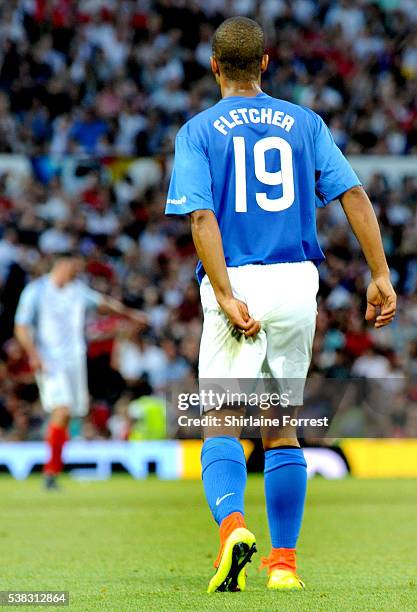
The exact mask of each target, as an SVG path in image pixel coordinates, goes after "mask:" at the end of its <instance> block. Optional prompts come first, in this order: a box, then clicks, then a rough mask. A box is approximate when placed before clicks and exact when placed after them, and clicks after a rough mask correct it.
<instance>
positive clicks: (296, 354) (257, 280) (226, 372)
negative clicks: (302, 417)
mask: <svg viewBox="0 0 417 612" xmlns="http://www.w3.org/2000/svg"><path fill="white" fill-rule="evenodd" d="M228 274H229V278H230V282H231V285H232V290H233V294H234V296H235V297H236V298H237V299H239V300H242V301H243V302H245V303H246V304H247V306H248V310H249V314H250V315H251V316H252V317H253V318H254V319H256V320H259V321H260V322H261V326H262V329H261V331H260V332H259V334H258V335H257V336H256V337H255V338H245V337H244V336H243V335H238V334H236V333H233V331H234V330H233V328H232V326H231V324H230V322H229V320H228V319H227V317H226V315H225V314H224V313H223V312H222V310H221V309H220V307H219V305H218V303H217V300H216V297H215V295H214V291H213V288H212V286H211V284H210V281H209V279H208V277H207V275H206V276H205V277H204V278H203V281H202V283H201V288H200V293H201V302H202V306H203V312H204V324H203V333H202V337H201V345H200V358H199V378H200V380H202V379H212V380H214V379H226V378H233V379H242V378H244V379H260V378H268V377H273V378H275V379H277V380H278V381H280V385H279V386H280V389H281V391H283V390H285V388H286V384H287V383H289V386H290V387H291V399H290V404H291V405H293V406H297V405H301V404H302V403H303V392H304V383H305V378H306V376H307V372H308V368H309V366H310V361H311V353H312V346H313V339H314V332H315V325H316V315H317V303H316V296H317V291H318V283H319V276H318V271H317V268H316V266H315V265H314V264H313V263H312V262H310V261H306V262H299V263H278V264H270V265H246V266H241V267H237V268H228ZM286 381H287V383H286ZM287 386H288V384H287Z"/></svg>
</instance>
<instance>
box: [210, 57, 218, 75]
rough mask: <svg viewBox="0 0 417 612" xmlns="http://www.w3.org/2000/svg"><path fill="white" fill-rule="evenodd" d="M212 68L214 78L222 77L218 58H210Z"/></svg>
mask: <svg viewBox="0 0 417 612" xmlns="http://www.w3.org/2000/svg"><path fill="white" fill-rule="evenodd" d="M210 66H211V71H212V73H213V74H214V76H219V75H220V69H219V64H218V62H217V60H216V58H215V57H214V55H212V56H211V57H210Z"/></svg>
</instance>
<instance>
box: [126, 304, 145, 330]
mask: <svg viewBox="0 0 417 612" xmlns="http://www.w3.org/2000/svg"><path fill="white" fill-rule="evenodd" d="M128 317H129V320H130V321H131V322H132V323H135V324H136V325H137V326H138V327H139V328H140V329H143V328H145V327H146V326H147V325H148V324H149V321H148V317H147V315H146V314H145V313H144V312H142V311H141V310H136V309H135V308H130V309H129V312H128Z"/></svg>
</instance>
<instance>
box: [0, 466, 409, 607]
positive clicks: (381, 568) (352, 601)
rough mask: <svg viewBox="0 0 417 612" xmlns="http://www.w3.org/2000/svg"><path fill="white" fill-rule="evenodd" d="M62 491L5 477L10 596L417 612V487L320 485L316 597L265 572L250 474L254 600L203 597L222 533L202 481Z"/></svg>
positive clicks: (310, 550)
mask: <svg viewBox="0 0 417 612" xmlns="http://www.w3.org/2000/svg"><path fill="white" fill-rule="evenodd" d="M63 487H64V489H63V491H62V492H60V493H46V492H44V491H42V490H41V488H40V479H39V478H38V477H32V478H30V479H29V480H28V481H24V482H16V481H13V480H12V479H10V478H9V477H8V476H1V478H0V551H1V553H0V589H1V590H31V589H33V590H42V589H55V590H68V591H70V598H71V599H70V609H71V610H80V611H82V612H88V611H89V610H114V611H115V612H116V611H117V612H125V611H128V610H137V611H142V610H144V611H148V610H159V611H165V610H194V611H197V610H213V611H214V610H216V611H219V610H242V609H243V610H250V611H254V612H264V611H265V612H267V611H268V612H269V611H271V610H282V611H283V612H287V611H292V610H294V611H306V612H307V611H308V612H310V611H313V610H314V611H315V610H319V611H322V610H332V611H338V612H344V611H350V610H376V611H378V612H380V611H382V610H384V611H387V612H388V611H389V612H392V611H393V610H398V611H400V610H401V611H404V610H414V611H415V610H417V553H416V551H417V481H412V480H386V481H382V480H380V481H376V480H375V481H372V480H369V481H365V480H362V481H360V480H353V479H346V480H342V481H333V482H331V481H326V480H322V479H315V480H313V481H311V482H310V483H309V494H308V503H307V509H306V515H305V521H304V526H303V531H302V537H301V541H300V546H299V570H300V575H301V576H302V577H303V578H304V580H305V582H306V584H307V589H306V590H305V591H303V592H298V593H273V592H267V591H266V589H265V581H266V575H265V572H258V571H257V567H258V565H259V561H260V554H264V555H265V554H267V553H268V534H267V526H266V519H265V513H264V502H263V491H262V487H263V485H262V478H261V477H259V476H251V477H250V478H249V482H248V490H247V497H246V510H247V521H248V526H249V527H250V528H251V529H253V530H254V532H255V534H256V535H257V540H258V551H259V553H260V554H258V555H255V557H254V562H253V563H252V564H251V565H250V566H249V577H248V590H247V591H246V592H245V593H225V594H223V593H217V594H214V595H207V594H206V593H205V589H206V586H207V583H208V580H209V578H210V576H211V574H212V562H213V558H214V557H215V555H216V553H217V544H218V540H217V537H218V535H217V530H216V527H215V525H214V524H213V522H212V519H211V517H210V516H209V512H208V509H207V507H206V504H205V501H204V498H203V491H202V486H201V483H200V482H187V481H175V482H162V481H158V480H156V479H155V478H150V479H148V480H146V481H134V480H132V479H131V478H129V477H128V476H124V475H120V476H115V477H113V478H112V479H111V480H109V481H104V482H91V483H80V482H75V481H72V480H70V479H69V478H64V479H63ZM4 609H6V608H4ZM7 609H10V608H7ZM14 609H15V608H14ZM24 609H25V610H28V609H33V608H28V607H27V606H25V608H24ZM36 609H37V610H39V608H36ZM49 609H50V608H49ZM53 609H58V608H56V607H54V608H53ZM60 609H68V608H60Z"/></svg>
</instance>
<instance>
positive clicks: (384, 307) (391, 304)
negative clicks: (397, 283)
mask: <svg viewBox="0 0 417 612" xmlns="http://www.w3.org/2000/svg"><path fill="white" fill-rule="evenodd" d="M366 300H367V302H368V304H367V308H366V313H365V319H366V320H367V321H374V327H376V328H378V327H384V326H385V325H389V323H391V321H392V320H393V318H394V317H395V311H396V308H397V296H396V294H395V291H394V288H393V286H392V285H391V281H390V280H389V278H388V277H380V278H376V279H374V280H372V281H371V282H370V283H369V285H368V289H367V291H366Z"/></svg>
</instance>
